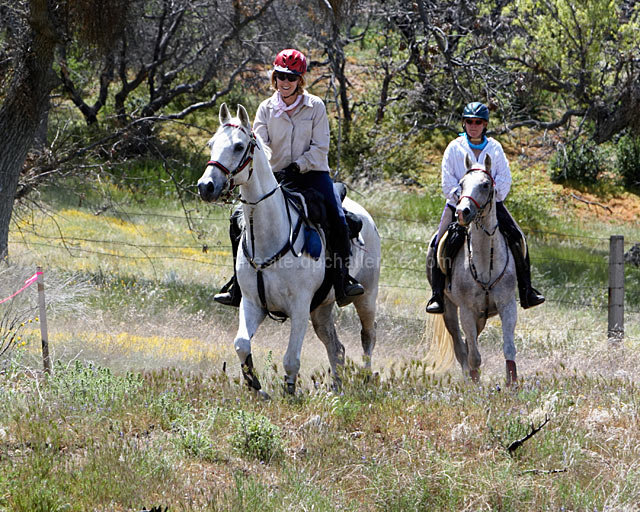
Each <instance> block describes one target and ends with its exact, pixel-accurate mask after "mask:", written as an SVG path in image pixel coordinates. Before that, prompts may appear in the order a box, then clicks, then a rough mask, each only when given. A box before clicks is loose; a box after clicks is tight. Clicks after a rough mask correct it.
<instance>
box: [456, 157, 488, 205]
mask: <svg viewBox="0 0 640 512" xmlns="http://www.w3.org/2000/svg"><path fill="white" fill-rule="evenodd" d="M477 171H480V172H483V173H485V174H486V175H487V176H489V178H490V179H491V183H492V188H491V193H490V194H489V197H488V198H487V201H486V202H485V203H484V204H483V205H482V206H480V205H479V204H478V201H476V200H475V198H474V197H472V196H460V199H458V203H460V201H462V200H463V199H464V198H467V199H470V200H471V202H472V203H473V204H475V205H476V208H478V211H483V210H484V209H485V208H486V207H487V205H488V204H489V203H490V202H491V200H492V199H493V193H494V191H495V189H496V182H495V180H494V179H493V176H491V174H490V173H489V172H488V171H487V170H486V169H481V168H475V169H474V168H473V167H472V168H471V169H469V170H468V171H467V173H466V174H469V173H471V172H477Z"/></svg>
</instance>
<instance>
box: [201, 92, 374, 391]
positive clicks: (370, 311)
mask: <svg viewBox="0 0 640 512" xmlns="http://www.w3.org/2000/svg"><path fill="white" fill-rule="evenodd" d="M219 117H220V128H218V131H217V132H216V134H215V135H214V136H213V137H212V139H211V140H210V141H209V145H210V147H211V157H210V161H209V163H208V165H207V167H206V169H205V172H204V174H203V175H202V177H201V178H200V179H199V180H198V192H199V194H200V196H201V198H202V199H203V200H205V201H216V200H217V199H218V198H220V197H221V196H225V195H226V194H227V193H229V192H230V191H231V190H233V189H234V188H235V187H238V188H239V189H240V201H241V203H242V216H243V218H244V224H245V230H244V232H243V236H242V239H241V243H240V246H241V249H239V250H238V255H237V261H236V264H235V271H236V275H237V281H238V285H239V287H240V289H241V290H242V299H241V302H240V319H239V325H238V331H237V334H236V337H235V341H234V347H235V349H236V353H237V355H238V358H239V359H240V362H241V365H242V372H243V375H244V377H245V380H246V382H247V384H248V385H249V386H250V388H252V389H254V390H256V391H258V392H260V393H261V394H264V392H262V390H261V385H260V382H259V380H258V379H257V377H256V375H255V373H254V365H253V359H252V356H251V340H252V338H253V335H254V334H255V332H256V330H257V328H258V326H259V325H260V324H261V322H262V321H263V320H264V318H265V317H266V316H267V314H276V313H279V314H280V315H283V316H285V317H288V318H289V319H290V321H291V331H290V334H289V344H288V347H287V350H286V353H285V356H284V370H285V390H286V391H287V392H289V393H294V392H295V383H296V378H297V376H298V372H299V370H300V353H301V350H302V341H303V339H304V335H305V333H306V330H307V325H308V322H309V318H310V317H311V321H312V323H313V327H314V329H315V332H316V334H317V335H318V337H319V338H320V339H321V340H322V342H323V343H324V344H325V347H326V349H327V354H328V356H329V362H330V364H331V373H332V376H333V378H334V383H335V385H336V386H339V385H340V375H341V368H342V367H343V365H344V346H343V345H342V344H341V343H340V341H339V339H338V336H337V334H336V330H335V326H334V321H333V302H334V301H335V295H334V293H333V291H332V290H331V288H330V286H329V287H327V288H326V289H324V288H323V289H324V293H323V295H324V298H323V299H322V300H321V302H320V303H319V305H318V306H317V307H315V308H314V309H313V311H310V309H311V304H312V300H314V296H315V295H316V292H317V291H318V290H319V289H321V287H323V284H324V282H325V279H324V278H325V250H324V244H323V245H322V246H321V250H320V251H319V253H318V254H315V255H311V254H307V253H305V252H304V251H303V248H304V247H305V234H304V232H305V230H304V229H302V222H303V219H302V218H301V215H300V213H301V212H302V211H303V208H300V207H298V206H296V205H295V204H293V203H292V202H291V201H290V200H289V199H288V194H285V192H284V191H283V189H282V187H281V186H280V184H278V182H277V181H276V179H275V177H274V174H273V172H272V171H271V167H270V165H269V160H268V148H267V147H266V145H265V144H264V142H263V141H262V139H261V138H260V136H259V135H257V134H255V135H254V134H253V133H252V131H251V123H250V121H249V116H248V115H247V112H246V110H245V109H244V107H243V106H242V105H239V106H238V115H237V117H236V118H231V116H230V114H229V110H228V108H227V106H226V105H224V104H223V105H222V106H221V107H220V116H219ZM345 206H346V207H348V208H349V210H350V211H352V212H354V213H355V214H357V215H358V216H359V218H360V219H361V220H362V230H361V231H360V236H361V239H362V242H363V243H361V242H359V243H356V242H350V245H351V246H352V256H351V267H350V269H351V272H353V274H354V275H355V276H356V277H357V278H358V279H359V280H360V282H361V283H362V284H363V285H364V287H365V288H366V292H364V293H362V294H360V295H358V296H356V297H354V298H353V304H354V306H355V308H356V311H357V313H358V316H359V318H360V322H361V324H362V330H361V341H362V348H363V350H364V361H365V367H366V368H371V354H372V352H373V347H374V346H375V342H376V332H375V311H376V298H377V292H378V280H379V276H380V236H379V235H378V231H377V229H376V227H375V224H374V223H373V219H372V218H371V216H370V215H369V214H368V213H367V212H366V211H365V210H364V208H362V207H361V206H359V205H358V204H356V203H355V202H354V201H351V200H350V199H349V198H346V199H345ZM329 284H330V283H329ZM316 300H318V299H316ZM314 304H315V302H314Z"/></svg>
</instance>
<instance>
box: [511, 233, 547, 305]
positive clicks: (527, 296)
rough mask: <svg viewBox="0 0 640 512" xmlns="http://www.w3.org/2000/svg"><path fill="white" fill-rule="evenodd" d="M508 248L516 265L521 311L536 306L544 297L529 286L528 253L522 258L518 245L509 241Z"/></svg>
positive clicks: (529, 268) (529, 265)
mask: <svg viewBox="0 0 640 512" xmlns="http://www.w3.org/2000/svg"><path fill="white" fill-rule="evenodd" d="M509 248H510V249H511V254H513V260H514V262H515V264H516V277H517V278H518V294H519V295H520V305H521V306H522V308H523V309H528V308H532V307H533V306H538V305H539V304H542V303H543V302H544V300H545V299H544V296H543V295H542V294H541V293H540V292H539V291H538V290H536V289H535V288H534V287H533V286H531V263H530V262H529V253H528V251H527V255H526V256H524V255H523V254H522V252H523V251H522V249H521V248H520V243H517V242H516V243H514V242H512V241H509Z"/></svg>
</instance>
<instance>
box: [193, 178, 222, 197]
mask: <svg viewBox="0 0 640 512" xmlns="http://www.w3.org/2000/svg"><path fill="white" fill-rule="evenodd" d="M223 189H224V186H216V184H215V183H214V181H213V180H212V179H208V180H200V181H198V194H200V199H202V200H203V201H206V202H207V203H212V202H213V201H217V200H218V199H219V198H220V195H221V194H222V190H223Z"/></svg>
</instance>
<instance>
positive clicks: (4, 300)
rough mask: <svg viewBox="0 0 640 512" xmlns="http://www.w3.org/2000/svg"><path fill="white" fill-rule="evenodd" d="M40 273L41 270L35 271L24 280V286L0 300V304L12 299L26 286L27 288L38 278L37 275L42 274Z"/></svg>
mask: <svg viewBox="0 0 640 512" xmlns="http://www.w3.org/2000/svg"><path fill="white" fill-rule="evenodd" d="M42 274H43V272H36V273H35V274H33V275H32V276H31V277H30V278H29V279H27V280H26V281H25V282H24V286H23V287H22V288H20V289H19V290H18V291H17V292H16V293H14V294H13V295H10V296H9V297H7V298H6V299H2V300H0V304H2V303H3V302H7V301H8V300H11V299H13V298H14V297H15V296H16V295H18V294H19V293H21V292H23V291H25V290H26V289H27V288H29V286H31V285H32V284H33V283H35V282H36V281H37V280H38V276H39V275H42Z"/></svg>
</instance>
